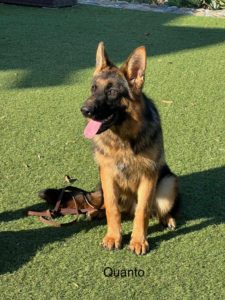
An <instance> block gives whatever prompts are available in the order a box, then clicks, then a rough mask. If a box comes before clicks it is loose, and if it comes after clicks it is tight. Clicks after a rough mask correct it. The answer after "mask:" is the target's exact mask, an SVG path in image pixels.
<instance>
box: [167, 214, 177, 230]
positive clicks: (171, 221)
mask: <svg viewBox="0 0 225 300" xmlns="http://www.w3.org/2000/svg"><path fill="white" fill-rule="evenodd" d="M167 226H168V228H169V229H171V230H175V229H176V221H175V219H174V218H172V217H171V218H168V220H167Z"/></svg>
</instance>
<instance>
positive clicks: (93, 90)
mask: <svg viewBox="0 0 225 300" xmlns="http://www.w3.org/2000/svg"><path fill="white" fill-rule="evenodd" d="M96 90H97V86H96V84H93V85H92V87H91V91H92V93H94V92H95V91H96Z"/></svg>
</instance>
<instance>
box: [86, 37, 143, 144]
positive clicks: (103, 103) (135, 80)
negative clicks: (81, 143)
mask: <svg viewBox="0 0 225 300" xmlns="http://www.w3.org/2000/svg"><path fill="white" fill-rule="evenodd" d="M145 68H146V51H145V47H143V46H141V47H139V48H137V49H135V50H134V51H133V53H132V54H131V55H130V56H129V57H128V59H127V61H126V62H125V63H124V64H123V66H122V67H121V68H117V67H116V66H115V65H114V64H112V63H111V62H110V60H109V58H108V56H107V54H106V52H105V49H104V44H103V42H100V43H99V45H98V48H97V53H96V69H95V72H94V76H93V82H92V87H91V96H90V97H89V98H88V99H87V100H86V101H85V103H84V105H83V106H82V108H81V112H82V113H83V115H84V116H85V117H86V118H87V119H88V124H87V126H86V128H85V131H84V134H85V136H86V137H87V138H92V137H94V136H95V134H100V133H102V132H103V131H105V130H107V129H109V128H111V127H112V126H116V125H119V124H121V123H122V122H123V121H124V120H125V119H126V116H127V107H128V106H129V101H134V99H137V98H138V96H139V95H140V94H141V91H142V87H143V84H144V73H145Z"/></svg>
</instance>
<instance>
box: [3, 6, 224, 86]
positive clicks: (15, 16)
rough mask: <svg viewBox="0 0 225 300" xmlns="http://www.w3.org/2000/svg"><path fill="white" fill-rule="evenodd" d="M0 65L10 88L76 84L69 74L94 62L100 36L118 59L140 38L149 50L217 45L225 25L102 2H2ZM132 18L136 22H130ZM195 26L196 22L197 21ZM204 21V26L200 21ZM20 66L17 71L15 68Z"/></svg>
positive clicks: (165, 51) (153, 52)
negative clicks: (179, 21)
mask: <svg viewBox="0 0 225 300" xmlns="http://www.w3.org/2000/svg"><path fill="white" fill-rule="evenodd" d="M1 11H2V14H1V30H0V42H1V53H0V71H1V70H2V71H7V70H10V71H13V72H15V73H13V74H14V75H15V76H14V77H15V78H14V79H13V75H12V77H11V79H10V80H9V82H8V87H9V88H30V87H46V86H57V85H60V84H65V83H71V80H72V84H76V83H77V82H78V81H77V80H79V76H78V79H77V80H76V77H73V79H71V77H70V76H71V74H76V72H78V71H80V70H82V69H85V68H90V67H93V66H94V62H95V50H96V46H97V43H98V42H99V41H101V40H103V41H104V42H105V44H106V48H107V49H108V51H109V54H110V57H111V58H112V60H113V61H115V62H116V61H117V62H122V61H124V60H125V59H126V57H127V55H128V54H129V53H130V52H131V51H132V50H133V48H135V47H137V46H139V45H142V44H144V45H145V46H146V48H147V50H148V49H151V56H155V55H162V54H168V53H174V52H178V51H183V50H187V49H196V48H201V47H206V46H210V45H215V44H218V43H222V42H224V41H225V29H220V28H210V27H205V24H206V23H207V24H208V22H209V24H210V21H209V20H207V22H206V19H205V22H202V18H196V19H195V20H196V22H195V26H196V27H194V26H193V27H188V26H173V25H168V24H169V23H170V22H171V21H173V20H174V19H176V18H179V17H180V16H178V15H175V14H156V13H144V12H137V11H126V10H117V9H106V8H100V7H97V8H96V7H88V6H76V7H74V8H68V9H62V10H40V9H34V8H28V7H26V8H24V7H12V6H10V7H7V6H4V7H1ZM134 19H135V26H131V24H132V23H133V20H134ZM197 26H199V27H197ZM201 26H204V27H205V28H204V27H201ZM21 70H22V71H23V75H22V76H18V74H17V71H21Z"/></svg>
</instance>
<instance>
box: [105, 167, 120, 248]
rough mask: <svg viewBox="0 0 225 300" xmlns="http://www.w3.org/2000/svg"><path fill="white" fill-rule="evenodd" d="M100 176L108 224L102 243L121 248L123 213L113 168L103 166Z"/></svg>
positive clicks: (107, 246) (106, 246)
mask: <svg viewBox="0 0 225 300" xmlns="http://www.w3.org/2000/svg"><path fill="white" fill-rule="evenodd" d="M100 177H101V183H102V190H103V195H104V204H105V210H106V218H107V225H108V228H107V233H106V235H105V237H104V239H103V241H102V245H103V247H104V248H107V249H109V250H111V249H119V248H120V247H121V241H122V235H121V214H120V211H119V207H118V191H117V189H116V185H115V183H114V180H113V176H112V170H111V169H110V168H107V167H104V168H102V167H101V168H100Z"/></svg>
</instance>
